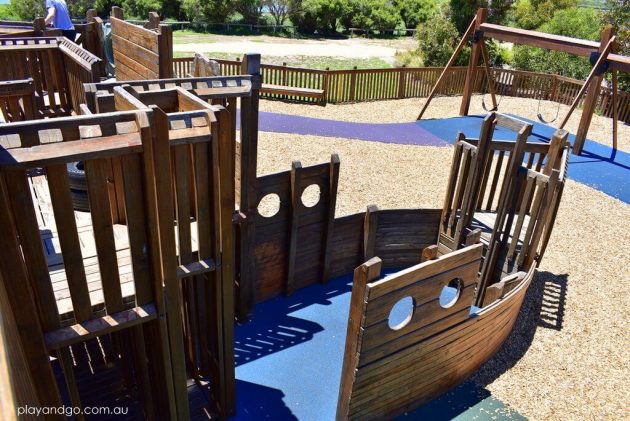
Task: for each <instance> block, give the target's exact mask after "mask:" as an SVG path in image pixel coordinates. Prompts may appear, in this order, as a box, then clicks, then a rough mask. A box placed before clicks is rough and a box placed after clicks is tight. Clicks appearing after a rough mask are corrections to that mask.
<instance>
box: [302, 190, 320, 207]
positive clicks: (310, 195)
mask: <svg viewBox="0 0 630 421" xmlns="http://www.w3.org/2000/svg"><path fill="white" fill-rule="evenodd" d="M320 194H321V191H320V190H319V185H317V184H311V185H310V186H308V187H307V188H305V189H304V191H302V204H303V205H304V206H306V207H307V208H312V207H313V206H315V205H316V204H317V203H319V196H320Z"/></svg>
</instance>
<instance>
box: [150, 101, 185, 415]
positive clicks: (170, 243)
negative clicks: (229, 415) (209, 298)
mask: <svg viewBox="0 0 630 421" xmlns="http://www.w3.org/2000/svg"><path fill="white" fill-rule="evenodd" d="M151 110H152V115H153V126H152V129H153V130H152V134H153V136H154V137H153V155H154V166H155V168H156V171H155V176H154V177H155V189H156V193H157V194H156V196H157V215H158V217H159V220H158V221H159V222H158V225H159V234H160V245H161V250H162V256H161V257H162V258H161V266H162V276H163V283H164V286H165V298H166V299H165V302H166V306H165V308H166V313H167V315H168V316H167V324H168V330H169V335H168V338H169V344H170V352H171V366H172V376H173V385H174V393H175V402H176V411H177V414H178V416H177V418H178V419H187V418H188V398H187V395H186V366H185V359H184V355H185V354H184V343H183V340H182V338H183V334H182V325H183V320H182V316H181V308H182V292H181V285H180V282H179V279H178V278H177V255H176V251H175V237H174V236H175V233H174V229H173V220H174V219H175V212H174V209H173V203H174V198H173V192H172V185H171V164H170V146H169V141H168V117H167V116H166V114H165V113H164V112H163V111H161V110H160V109H159V108H156V107H151Z"/></svg>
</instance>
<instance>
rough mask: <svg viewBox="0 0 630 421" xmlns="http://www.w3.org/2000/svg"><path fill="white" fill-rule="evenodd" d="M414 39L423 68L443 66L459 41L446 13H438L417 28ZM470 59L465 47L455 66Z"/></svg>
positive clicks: (468, 49)
mask: <svg viewBox="0 0 630 421" xmlns="http://www.w3.org/2000/svg"><path fill="white" fill-rule="evenodd" d="M416 38H417V39H418V42H419V44H420V45H419V48H418V51H419V52H420V54H421V55H422V59H423V61H424V64H425V66H438V67H441V66H445V65H446V63H447V62H448V60H449V58H450V57H451V55H452V54H453V51H455V47H457V44H458V43H459V40H460V35H459V32H458V31H457V28H456V27H455V25H454V24H453V22H452V21H451V19H450V18H449V16H448V15H447V14H446V13H440V14H438V15H436V16H435V17H433V19H431V21H430V22H427V23H426V24H424V25H420V26H419V27H418V32H417V33H416ZM469 57H470V48H469V47H465V48H464V50H463V51H462V54H460V56H459V59H458V60H457V63H456V64H459V65H465V64H466V63H468V58H469Z"/></svg>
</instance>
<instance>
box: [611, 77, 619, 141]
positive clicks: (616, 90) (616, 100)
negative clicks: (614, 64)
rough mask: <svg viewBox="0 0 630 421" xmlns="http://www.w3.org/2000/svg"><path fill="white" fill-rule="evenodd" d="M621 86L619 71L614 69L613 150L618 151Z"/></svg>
mask: <svg viewBox="0 0 630 421" xmlns="http://www.w3.org/2000/svg"><path fill="white" fill-rule="evenodd" d="M618 94H619V86H618V79H617V69H612V106H613V149H614V150H617V136H618V129H617V124H618V121H619V97H618Z"/></svg>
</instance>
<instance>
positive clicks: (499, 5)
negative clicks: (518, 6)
mask: <svg viewBox="0 0 630 421" xmlns="http://www.w3.org/2000/svg"><path fill="white" fill-rule="evenodd" d="M513 2H514V0H449V6H450V13H451V19H452V20H453V23H454V24H455V26H456V27H457V30H458V31H459V33H460V34H463V33H464V32H465V31H466V28H468V25H470V22H471V21H472V19H473V18H474V17H475V14H476V13H477V10H478V9H479V8H480V7H485V8H486V9H488V17H487V21H488V22H491V23H499V24H500V23H504V21H505V18H506V16H507V15H508V11H509V10H510V8H511V7H512V4H513Z"/></svg>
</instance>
